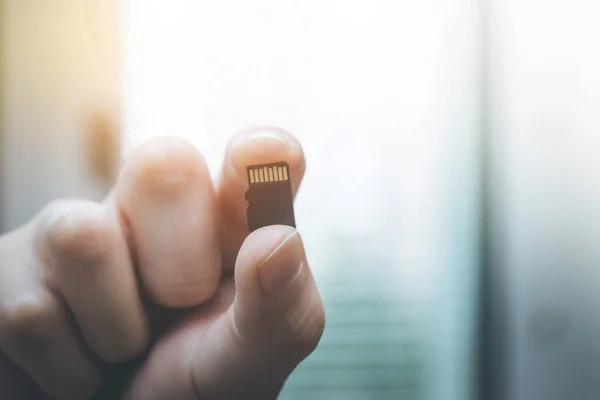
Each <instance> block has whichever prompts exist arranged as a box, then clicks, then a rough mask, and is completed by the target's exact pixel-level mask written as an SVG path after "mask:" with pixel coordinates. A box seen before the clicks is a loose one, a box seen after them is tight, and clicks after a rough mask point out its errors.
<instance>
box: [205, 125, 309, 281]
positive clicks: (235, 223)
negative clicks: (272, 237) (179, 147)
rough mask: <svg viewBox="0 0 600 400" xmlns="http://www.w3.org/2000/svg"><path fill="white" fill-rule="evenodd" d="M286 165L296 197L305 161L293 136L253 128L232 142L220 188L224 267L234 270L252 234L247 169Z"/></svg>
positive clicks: (218, 188)
mask: <svg viewBox="0 0 600 400" xmlns="http://www.w3.org/2000/svg"><path fill="white" fill-rule="evenodd" d="M280 161H285V162H287V163H288V164H289V166H290V171H291V178H292V189H293V193H294V196H295V195H296V193H297V192H298V188H299V187H300V182H301V181H302V177H303V176H304V170H305V160H304V152H303V151H302V146H301V145H300V142H299V141H298V140H297V139H296V138H295V137H294V136H293V135H292V134H290V133H288V132H286V131H284V130H282V129H279V128H273V127H261V128H252V129H249V130H246V131H243V132H240V133H238V134H236V135H235V136H234V137H233V138H232V139H231V140H230V142H229V145H228V146H227V150H226V153H225V159H224V161H223V165H222V168H221V175H220V178H219V182H218V184H217V201H218V205H219V219H220V227H219V231H220V238H221V247H222V253H223V267H224V268H225V269H233V266H234V265H235V259H236V257H237V253H238V251H239V249H240V247H241V246H242V243H244V240H245V239H246V237H247V236H248V235H249V234H250V231H249V229H248V222H247V216H246V210H247V208H248V203H247V201H246V199H245V193H246V191H247V190H248V177H247V170H246V167H247V166H249V165H258V164H268V163H274V162H280Z"/></svg>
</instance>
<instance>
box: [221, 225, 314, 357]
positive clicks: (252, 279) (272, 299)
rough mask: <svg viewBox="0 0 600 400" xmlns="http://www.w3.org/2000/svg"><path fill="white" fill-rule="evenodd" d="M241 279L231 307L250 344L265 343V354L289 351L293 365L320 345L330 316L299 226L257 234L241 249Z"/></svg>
mask: <svg viewBox="0 0 600 400" xmlns="http://www.w3.org/2000/svg"><path fill="white" fill-rule="evenodd" d="M235 281H236V297H235V301H234V305H233V309H232V310H231V312H232V313H233V314H234V315H233V321H234V323H235V328H236V329H237V334H238V335H239V337H240V338H241V340H242V341H243V342H244V344H246V345H249V346H251V347H253V348H260V349H261V351H260V353H261V354H262V357H263V358H264V357H266V356H267V355H275V356H276V357H277V359H278V360H281V357H282V356H286V357H287V356H289V357H290V358H291V360H290V361H291V364H292V368H293V367H295V366H296V364H297V363H298V362H299V361H301V360H302V359H303V358H304V357H306V356H307V355H308V354H309V353H310V352H312V351H313V350H314V348H315V347H316V345H317V344H318V342H319V339H320V337H321V334H322V333H323V329H324V323H325V316H324V310H323V303H322V301H321V297H320V295H319V292H318V290H317V286H316V284H315V281H314V279H313V275H312V273H311V271H310V268H309V266H308V262H307V260H306V253H305V251H304V245H303V243H302V238H301V236H300V233H298V231H296V230H295V229H294V228H291V227H288V226H269V227H266V228H262V229H260V230H258V231H256V232H254V233H253V234H251V235H250V236H249V237H248V238H247V239H246V241H245V243H244V245H243V246H242V248H241V250H240V252H239V256H238V260H237V263H236V269H235ZM273 353H275V354H273Z"/></svg>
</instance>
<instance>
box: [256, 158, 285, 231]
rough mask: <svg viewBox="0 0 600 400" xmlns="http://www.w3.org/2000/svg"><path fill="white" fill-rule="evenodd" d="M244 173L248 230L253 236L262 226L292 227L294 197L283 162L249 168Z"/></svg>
mask: <svg viewBox="0 0 600 400" xmlns="http://www.w3.org/2000/svg"><path fill="white" fill-rule="evenodd" d="M247 171H248V185H249V187H248V191H247V192H246V200H247V201H248V204H249V205H248V210H247V214H248V228H249V229H250V232H253V231H255V230H257V229H259V228H262V227H263V226H269V225H289V226H293V227H294V228H295V227H296V219H295V217H294V194H293V191H292V176H291V173H290V166H289V164H288V163H286V162H277V163H272V164H262V165H251V166H248V168H247Z"/></svg>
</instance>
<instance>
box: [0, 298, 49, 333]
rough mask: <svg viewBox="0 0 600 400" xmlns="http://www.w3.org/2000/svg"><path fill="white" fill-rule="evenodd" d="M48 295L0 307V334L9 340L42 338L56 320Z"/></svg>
mask: <svg viewBox="0 0 600 400" xmlns="http://www.w3.org/2000/svg"><path fill="white" fill-rule="evenodd" d="M55 306H56V304H55V303H54V301H52V299H51V298H50V295H42V296H33V295H32V296H28V297H22V298H20V299H17V300H13V301H12V302H10V303H9V304H5V305H3V306H1V307H0V332H2V334H3V335H2V336H4V335H8V337H9V338H13V339H14V338H23V337H26V338H31V337H44V336H46V335H47V333H48V331H49V330H50V329H51V328H52V326H53V324H54V322H55V320H56V319H57V318H58V315H57V309H56V307H55Z"/></svg>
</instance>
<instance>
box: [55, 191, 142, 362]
mask: <svg viewBox="0 0 600 400" xmlns="http://www.w3.org/2000/svg"><path fill="white" fill-rule="evenodd" d="M113 204H114V203H112V202H109V203H108V205H107V206H101V205H99V204H96V203H92V202H83V201H82V202H76V203H73V204H72V205H71V206H70V207H71V208H70V209H69V211H67V212H66V213H64V214H63V215H62V216H61V217H59V218H57V219H56V220H55V221H54V222H53V223H52V225H51V226H50V227H48V230H47V241H46V243H47V252H48V257H49V261H50V264H51V269H52V272H53V273H54V279H55V281H56V284H57V285H58V287H59V289H60V291H61V293H62V295H63V296H64V298H65V300H66V302H67V303H68V305H69V308H70V309H71V311H72V312H73V315H74V316H75V319H76V320H77V324H78V325H79V328H80V330H81V332H82V334H83V337H84V338H85V341H86V342H87V344H88V345H89V347H90V348H91V349H92V350H93V351H94V352H95V353H96V354H97V355H98V356H99V357H100V358H101V359H102V360H104V361H107V362H120V361H125V360H127V359H131V358H133V357H136V356H138V355H139V354H140V353H141V352H142V351H143V350H144V349H145V348H146V345H147V343H148V327H147V322H146V317H145V315H144V311H143V307H142V304H141V300H140V296H139V294H138V288H137V283H136V277H135V273H134V270H133V266H132V264H131V260H130V256H129V249H128V247H127V243H126V241H125V237H124V235H123V232H122V231H121V228H120V223H119V219H118V215H117V214H116V212H115V209H116V208H115V207H114V206H113Z"/></svg>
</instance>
